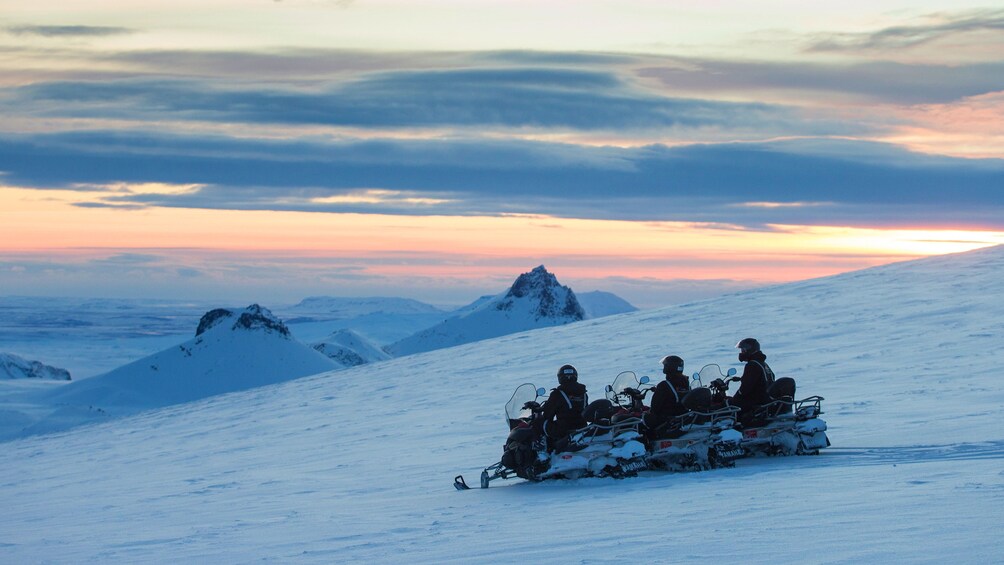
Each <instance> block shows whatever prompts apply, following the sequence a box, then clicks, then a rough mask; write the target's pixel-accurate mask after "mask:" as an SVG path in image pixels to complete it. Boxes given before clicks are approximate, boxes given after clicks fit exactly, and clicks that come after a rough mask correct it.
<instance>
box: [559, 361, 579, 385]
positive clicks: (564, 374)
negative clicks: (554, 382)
mask: <svg viewBox="0 0 1004 565" xmlns="http://www.w3.org/2000/svg"><path fill="white" fill-rule="evenodd" d="M577 382H579V372H578V371H576V370H575V367H573V366H571V365H562V366H561V368H560V369H558V384H560V385H563V384H567V383H577Z"/></svg>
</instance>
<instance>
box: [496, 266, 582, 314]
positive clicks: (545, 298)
mask: <svg viewBox="0 0 1004 565" xmlns="http://www.w3.org/2000/svg"><path fill="white" fill-rule="evenodd" d="M517 300H520V301H524V300H528V301H531V302H536V304H532V305H531V312H532V314H533V315H534V317H535V318H536V319H538V320H539V319H542V318H561V319H566V320H569V321H579V320H582V319H584V318H585V317H586V313H585V311H584V310H583V308H582V305H580V304H579V301H578V299H577V298H576V297H575V293H574V292H572V289H570V288H568V287H567V286H563V285H562V284H561V283H559V282H558V279H557V277H555V276H554V275H553V274H551V273H549V272H548V271H547V268H545V267H544V266H543V265H540V266H538V267H536V268H534V269H533V270H532V271H530V272H529V273H523V274H521V275H520V276H519V277H517V278H516V282H514V283H513V285H512V287H510V288H509V291H508V292H507V293H506V295H505V296H504V297H503V298H502V300H500V301H499V303H498V304H497V305H496V308H497V309H498V310H510V309H512V307H513V305H514V303H515V302H516V301H517Z"/></svg>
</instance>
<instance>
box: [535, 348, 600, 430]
mask: <svg viewBox="0 0 1004 565" xmlns="http://www.w3.org/2000/svg"><path fill="white" fill-rule="evenodd" d="M587 404H589V396H588V395H587V394H586V386H585V385H583V384H581V383H579V373H578V371H576V369H575V367H573V366H571V365H564V366H562V367H561V368H560V369H558V386H557V387H556V388H553V389H551V394H550V395H549V396H548V397H547V401H545V402H544V405H543V406H542V407H541V410H542V417H541V418H540V419H539V420H538V421H540V422H541V429H540V430H538V433H540V432H542V433H543V434H545V435H546V436H547V438H548V440H549V441H548V444H549V445H551V446H553V445H555V444H556V442H557V441H560V440H562V439H564V438H565V437H567V436H568V434H570V433H572V432H573V431H575V430H577V429H579V428H581V427H583V426H585V425H586V419H585V418H583V417H582V411H583V410H585V408H586V405H587Z"/></svg>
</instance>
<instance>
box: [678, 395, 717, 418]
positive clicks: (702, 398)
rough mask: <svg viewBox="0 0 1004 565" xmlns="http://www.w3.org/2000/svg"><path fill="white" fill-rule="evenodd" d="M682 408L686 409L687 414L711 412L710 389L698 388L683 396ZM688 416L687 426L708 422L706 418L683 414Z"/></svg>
mask: <svg viewBox="0 0 1004 565" xmlns="http://www.w3.org/2000/svg"><path fill="white" fill-rule="evenodd" d="M681 402H682V403H683V407H684V408H686V409H687V411H688V412H702V413H707V412H711V389H710V388H705V387H698V388H695V389H693V390H691V391H690V392H688V393H687V394H685V395H684V396H683V400H682V401H681ZM685 415H686V416H688V418H687V420H688V421H687V422H686V423H688V424H704V423H706V422H707V421H708V417H707V416H698V415H696V414H685Z"/></svg>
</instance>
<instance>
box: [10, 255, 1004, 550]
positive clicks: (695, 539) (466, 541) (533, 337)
mask: <svg viewBox="0 0 1004 565" xmlns="http://www.w3.org/2000/svg"><path fill="white" fill-rule="evenodd" d="M210 333H211V332H207V333H206V334H205V335H209V334H210ZM1001 335H1004V247H997V248H992V249H986V250H982V251H977V252H972V253H968V254H960V255H954V256H945V257H935V258H931V259H926V260H922V261H915V262H909V263H901V264H896V265H890V266H885V267H878V268H874V269H869V270H865V271H859V272H855V273H848V274H844V275H839V276H834V277H828V278H824V279H817V280H812V281H805V282H800V283H794V284H787V285H782V286H776V287H771V288H762V289H757V290H753V291H745V292H741V293H736V294H733V295H729V296H725V297H720V298H716V299H711V300H705V301H700V302H694V303H690V304H683V305H678V306H672V307H668V308H663V309H659V310H646V311H641V312H635V313H630V314H625V315H622V316H616V317H612V318H601V319H597V320H590V321H587V322H585V323H578V324H568V325H563V326H557V327H551V328H543V329H538V330H534V331H530V332H524V333H519V334H513V335H507V336H504V337H501V338H498V339H492V340H487V341H482V342H479V343H471V344H467V345H463V346H460V347H455V348H451V349H444V350H439V351H431V352H428V353H423V354H419V355H414V356H410V357H408V358H403V359H391V360H389V361H386V362H383V363H378V364H374V365H367V366H363V367H358V368H353V369H347V370H344V371H341V372H339V373H338V378H332V375H330V374H319V375H314V376H309V377H305V378H302V379H298V380H294V381H290V382H285V383H280V384H277V385H275V386H269V387H263V388H258V389H254V390H248V391H242V392H237V393H233V394H229V395H226V396H221V397H216V398H211V399H205V400H201V401H197V402H193V403H189V404H184V405H180V406H174V407H170V408H166V409H159V410H154V411H149V412H146V413H143V414H139V415H136V416H133V417H130V418H125V419H119V420H115V421H112V422H107V423H104V424H101V425H97V426H90V427H86V428H78V429H75V430H71V431H69V432H67V433H62V434H56V435H50V436H45V437H30V438H25V439H21V440H18V441H14V442H8V443H6V444H4V445H3V453H4V456H3V457H0V507H2V508H4V512H2V513H0V554H2V555H3V559H4V561H5V562H11V563H24V562H62V563H71V562H73V563H80V562H102V563H139V562H143V563H150V562H164V561H183V562H196V561H199V562H205V561H213V562H228V563H250V562H262V561H266V562H297V563H330V562H339V563H391V562H398V561H401V560H402V556H406V559H407V561H408V562H409V563H416V564H425V563H472V562H483V563H501V562H506V563H508V562H522V561H533V562H547V563H594V562H597V563H598V562H674V563H699V564H702V565H706V564H708V563H724V562H737V563H787V562H809V563H944V562H952V563H994V562H999V561H1000V555H1001V554H1000V550H999V549H998V548H997V546H996V545H995V544H994V543H991V542H988V540H993V539H996V537H997V536H998V535H999V532H1000V529H1001V527H1002V526H1004V522H1002V519H1001V516H1000V508H1001V507H1002V506H1004V475H1002V472H1001V470H1002V468H1004V428H1002V427H1001V425H1000V422H1001V420H1002V418H1004V388H1002V386H1001V378H1000V366H1001V361H1002V357H1001V353H1000V337H1001ZM747 336H754V337H757V338H759V339H760V341H761V342H762V343H763V345H764V350H765V352H766V353H767V355H768V357H769V359H768V360H769V362H770V364H771V367H772V368H773V369H774V371H775V372H776V373H777V374H778V376H792V377H794V378H795V379H797V381H798V392H799V396H808V395H813V394H819V395H822V396H823V397H825V400H824V402H823V409H824V412H825V413H824V415H823V417H824V419H825V420H826V421H827V423H828V424H829V431H828V434H829V436H830V439H831V440H832V441H833V444H834V445H833V447H831V448H829V449H827V450H824V451H823V453H822V454H821V455H819V456H817V457H787V458H774V457H771V458H762V459H752V460H741V461H739V462H738V463H737V464H736V467H735V468H733V469H719V470H715V471H709V472H703V473H688V474H670V473H663V472H642V473H641V474H640V475H639V476H638V477H635V478H629V479H624V480H615V479H595V478H594V479H582V480H577V481H566V482H548V483H540V484H532V483H526V482H523V481H519V480H511V481H509V482H508V483H502V484H493V485H492V487H491V488H490V489H488V490H479V489H475V490H472V491H465V492H456V491H454V490H453V487H452V486H451V484H450V483H451V482H452V480H453V477H454V476H455V475H456V474H458V473H463V474H465V475H467V477H468V479H469V480H470V479H472V478H474V477H477V475H478V473H480V471H481V469H482V468H483V467H484V466H486V465H489V464H492V463H494V462H496V461H497V460H498V458H499V456H500V455H501V446H502V443H503V441H504V439H505V437H506V434H507V433H508V427H507V425H506V423H505V420H504V416H503V413H502V407H503V405H504V404H505V402H506V401H507V400H508V399H509V397H510V395H511V393H512V391H513V389H514V388H515V387H516V386H518V385H519V384H521V383H524V382H533V383H535V384H537V385H544V386H548V387H549V386H553V382H554V372H555V370H556V369H557V367H559V366H560V365H562V364H563V363H566V362H572V363H574V364H575V365H576V366H577V367H578V368H579V372H580V381H582V382H583V383H585V384H586V385H587V386H588V387H589V390H590V392H591V393H592V394H593V395H594V396H597V395H600V394H602V392H601V391H602V387H603V385H605V384H607V383H609V382H610V381H611V380H612V379H613V377H614V376H615V375H616V374H617V373H618V372H619V371H622V370H634V371H636V372H638V373H639V374H646V373H647V374H650V375H654V374H658V373H657V371H658V360H659V358H660V357H661V356H663V355H665V354H667V353H675V354H678V355H680V356H682V357H683V358H684V359H685V360H686V364H687V370H688V372H690V371H695V370H697V369H698V368H699V367H700V366H701V365H702V364H704V363H708V362H716V363H721V364H722V365H723V368H727V367H728V366H730V365H731V366H737V365H738V363H736V361H735V353H736V351H735V349H734V348H733V345H734V344H735V343H736V341H737V340H738V339H739V338H742V337H747ZM60 386H66V387H69V386H73V385H72V384H71V385H60ZM472 482H475V483H476V480H474V481H472ZM667 528H668V529H667ZM667 532H669V533H667Z"/></svg>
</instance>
